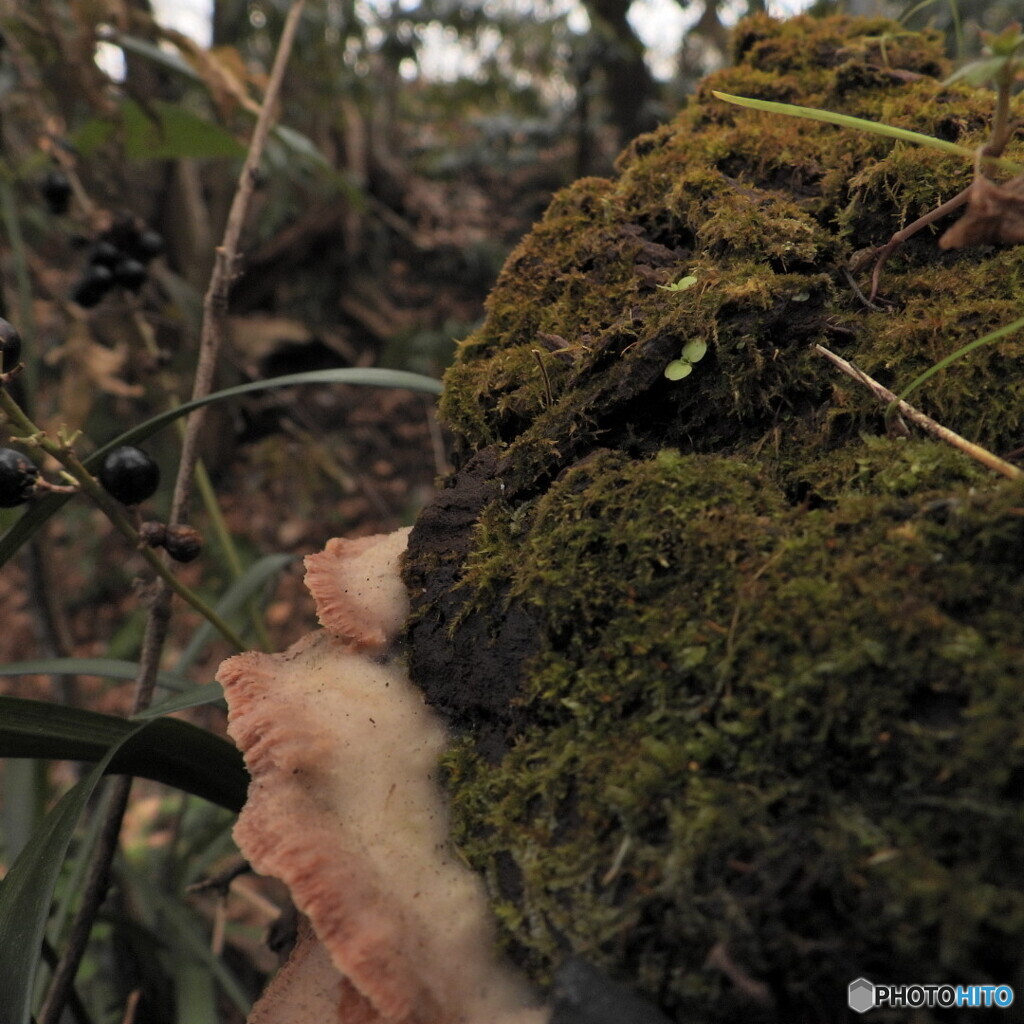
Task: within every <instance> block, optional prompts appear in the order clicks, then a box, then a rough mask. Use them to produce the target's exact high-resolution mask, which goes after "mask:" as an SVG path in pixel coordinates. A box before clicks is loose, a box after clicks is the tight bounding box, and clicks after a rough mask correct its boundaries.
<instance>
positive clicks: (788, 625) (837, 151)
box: [408, 17, 1024, 1024]
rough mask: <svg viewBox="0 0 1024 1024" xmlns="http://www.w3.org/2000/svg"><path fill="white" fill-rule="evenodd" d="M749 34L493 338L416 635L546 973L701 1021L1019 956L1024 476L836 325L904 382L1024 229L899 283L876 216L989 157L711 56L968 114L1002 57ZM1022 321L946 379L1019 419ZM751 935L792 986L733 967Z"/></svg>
mask: <svg viewBox="0 0 1024 1024" xmlns="http://www.w3.org/2000/svg"><path fill="white" fill-rule="evenodd" d="M735 47H736V52H737V54H738V55H739V56H740V58H741V61H740V63H738V64H737V65H736V66H735V67H733V68H729V69H726V70H724V71H722V72H719V73H717V74H716V75H713V76H711V77H710V79H709V80H708V81H707V82H705V83H704V85H703V86H702V87H701V89H700V90H699V92H698V95H697V97H696V99H695V101H694V102H693V103H691V104H690V105H689V106H688V107H687V108H686V110H684V111H683V112H682V113H681V114H680V115H679V116H678V117H677V118H676V119H675V120H674V121H673V122H672V123H671V124H669V125H666V126H664V127H662V128H660V129H659V130H657V131H655V132H653V133H651V134H649V135H646V136H642V137H640V138H639V139H637V140H635V141H634V142H633V143H632V145H631V146H630V147H629V148H628V149H627V150H626V152H625V153H624V154H623V155H622V157H621V158H620V160H619V162H618V165H617V172H616V175H615V176H614V177H613V178H611V179H609V180H601V179H584V180H583V181H580V182H577V183H576V184H575V185H573V186H571V187H570V188H568V189H566V190H565V191H563V192H562V193H561V194H559V196H557V197H556V198H555V200H554V202H553V203H552V206H551V208H550V209H549V211H548V213H547V214H546V215H545V217H544V218H543V220H542V221H541V222H540V223H539V224H538V225H537V227H536V228H535V229H534V231H533V232H532V233H531V234H530V235H529V236H527V238H525V239H524V240H523V242H522V243H521V244H520V246H519V247H518V248H517V249H516V251H515V252H514V253H513V255H512V256H511V257H510V260H509V262H508V263H507V264H506V267H505V269H504V271H503V273H502V275H501V278H500V279H499V281H498V284H497V286H496V288H495V290H494V292H493V294H492V295H491V297H490V300H489V303H488V312H487V318H486V320H485V322H484V324H483V325H482V326H481V328H480V329H479V330H478V331H477V332H476V333H475V334H474V335H472V336H471V337H470V338H468V339H467V340H466V341H465V342H464V343H463V344H462V346H461V348H460V352H459V355H458V358H457V361H456V364H455V366H454V367H453V368H452V369H451V370H450V371H449V374H448V376H447V378H446V388H445V394H444V397H443V401H442V410H443V414H444V416H445V418H446V419H447V421H448V424H449V426H450V427H451V429H452V430H453V432H454V435H455V439H456V453H455V454H456V461H457V463H458V466H459V469H458V472H457V473H456V474H455V475H454V477H453V478H452V480H451V481H450V487H449V489H448V490H447V491H446V492H445V493H444V494H443V495H442V496H441V497H440V498H439V499H438V503H437V506H436V508H435V509H433V510H428V514H427V515H426V516H425V517H424V519H423V520H422V521H421V524H420V525H419V526H418V527H417V531H416V532H414V534H413V538H412V543H411V552H410V566H409V570H408V579H409V580H410V583H411V584H412V585H413V587H414V607H415V610H416V618H415V622H414V625H413V627H412V628H411V630H410V648H411V652H412V664H413V671H414V675H415V676H416V678H417V681H418V682H419V683H420V684H421V685H422V686H423V687H424V689H425V690H426V692H427V696H428V698H429V699H432V700H434V701H435V702H437V703H438V704H439V705H440V706H442V707H444V708H445V709H446V710H447V711H448V712H449V713H450V714H451V716H452V719H453V721H455V722H457V723H458V724H459V726H460V728H462V730H463V731H462V733H461V739H460V740H459V742H458V743H457V744H456V745H455V747H454V748H453V750H452V751H451V752H450V754H449V756H448V758H447V761H446V771H447V773H448V779H449V788H450V792H451V799H452V807H453V818H454V825H455V830H456V839H457V841H458V844H459V846H460V848H461V849H462V851H463V853H464V854H465V856H466V857H467V858H468V859H469V860H470V862H471V863H472V864H473V865H474V866H475V867H477V868H478V869H480V870H481V872H483V874H484V876H485V877H486V878H487V880H488V885H489V887H490V890H491V893H492V896H493V899H494V903H495V907H496V909H497V913H498V917H499V921H500V925H501V933H502V939H503V941H504V943H505V945H506V947H507V948H508V950H509V951H510V953H511V954H512V955H513V957H514V958H515V959H516V960H518V961H519V962H520V963H522V964H524V965H525V966H526V967H527V968H528V969H529V971H530V972H531V973H532V975H533V976H534V977H535V978H536V979H537V980H538V981H539V982H544V981H546V980H547V979H549V978H550V976H551V973H552V971H553V969H554V968H555V967H557V965H558V963H559V962H560V961H561V959H562V958H563V957H564V956H565V955H566V954H567V953H568V952H577V953H582V954H583V955H584V956H587V957H589V958H591V959H593V960H595V961H597V962H599V963H600V964H602V965H603V966H604V967H605V968H606V969H607V970H608V971H609V972H610V973H611V974H613V975H615V976H618V977H622V978H624V979H626V980H628V981H630V982H631V983H632V984H634V985H635V986H636V987H638V988H639V989H640V990H642V991H644V992H645V993H647V994H648V996H649V997H650V998H651V999H652V1000H654V1001H656V1002H658V1003H659V1004H660V1006H661V1007H662V1008H663V1009H664V1010H665V1012H666V1013H668V1014H669V1015H670V1016H671V1017H672V1018H673V1019H675V1020H679V1021H684V1020H685V1021H688V1022H721V1024H727V1022H729V1024H731V1022H739V1021H743V1022H749V1021H753V1022H758V1021H766V1022H767V1021H779V1022H782V1021H785V1022H786V1024H802V1022H808V1024H810V1022H812V1021H834V1020H838V1019H840V1018H841V1017H842V1015H843V1014H844V1013H845V1009H844V1000H845V996H844V992H845V986H846V984H847V983H848V982H849V980H850V979H851V978H855V977H857V976H858V974H863V975H865V976H867V977H874V978H877V979H886V980H892V981H935V982H940V981H941V982H954V983H956V982H965V981H992V982H997V981H1006V980H1008V979H1010V978H1011V977H1013V976H1015V975H1014V972H1015V971H1016V970H1017V969H1018V966H1019V956H1020V953H1019V951H1020V948H1021V942H1022V940H1024V886H1022V884H1021V880H1020V873H1019V864H1020V861H1021V858H1022V856H1024V846H1022V843H1024V840H1022V836H1024V832H1022V830H1021V827H1020V826H1021V810H1022V809H1021V802H1020V796H1021V789H1022V787H1021V785H1020V783H1021V780H1022V779H1024V712H1022V710H1021V704H1020V683H1019V681H1020V680H1021V679H1022V678H1024V626H1022V624H1021V616H1020V609H1021V608H1022V607H1024V577H1022V576H1021V572H1020V566H1021V565H1024V525H1022V524H1024V518H1022V516H1024V513H1022V508H1024V485H1022V484H1021V483H1020V482H1007V481H1003V480H998V479H993V477H992V475H991V474H990V473H988V472H987V471H986V470H984V469H982V468H981V467H980V466H978V465H976V464H974V463H972V462H970V461H969V460H967V458H966V457H965V456H964V455H962V454H961V453H960V452H958V451H954V450H953V449H950V448H948V447H946V446H944V445H942V444H940V443H938V442H936V441H933V440H931V439H929V438H926V437H921V436H915V437H913V438H909V439H904V440H897V439H890V438H887V437H885V436H884V422H883V413H884V409H883V407H882V406H881V405H880V404H879V403H878V401H877V399H875V398H874V396H873V395H872V394H871V393H870V392H869V391H868V390H867V389H866V388H864V387H862V386H861V385H859V384H858V383H857V382H855V381H853V380H851V379H849V378H847V377H844V376H841V375H839V374H838V373H837V372H836V371H835V370H834V369H833V368H832V366H831V365H830V364H829V363H827V362H826V361H825V360H823V359H822V358H821V356H820V355H818V354H817V353H816V352H815V349H814V346H815V344H825V345H827V346H828V347H830V348H832V349H835V350H837V351H840V352H841V353H842V354H844V355H845V356H846V357H847V358H850V359H852V360H854V361H855V362H856V364H857V365H858V366H860V367H862V368H863V369H865V370H866V371H867V372H869V373H871V374H872V375H873V376H875V377H876V378H877V379H879V380H880V381H881V382H882V383H883V384H885V385H886V386H888V387H891V388H893V389H894V390H897V391H898V390H900V389H901V388H902V387H903V386H905V385H907V384H909V383H910V381H911V380H913V379H914V377H915V376H916V375H917V374H919V373H920V372H921V371H922V370H924V369H925V368H926V367H928V366H929V365H931V364H933V363H934V362H935V361H937V360H938V359H940V358H941V357H943V356H944V355H946V354H948V353H949V352H951V351H953V350H955V349H956V348H959V347H960V346H962V345H963V344H965V343H966V342H968V341H970V340H971V339H973V338H976V337H979V336H981V335H982V334H984V333H986V332H987V331H990V330H992V329H993V328H995V327H998V326H1000V325H1002V324H1005V323H1007V322H1009V321H1011V320H1014V319H1016V318H1017V316H1018V315H1019V302H1020V295H1021V293H1022V286H1024V281H1022V269H1024V263H1022V260H1024V256H1022V252H1024V250H1021V249H1020V248H1019V247H1018V248H1006V249H999V250H996V249H983V250H968V251H965V252H951V253H942V252H940V251H939V250H938V249H937V247H936V245H935V235H934V233H933V232H932V231H930V230H929V231H926V232H924V233H922V234H921V235H920V236H918V237H917V238H915V239H914V240H913V241H912V242H911V243H909V244H908V245H906V246H905V247H904V248H903V249H902V250H901V251H900V252H898V253H897V254H896V255H895V256H894V257H893V259H892V260H891V261H890V263H889V265H888V266H887V267H886V269H885V272H884V274H883V278H882V292H881V302H880V303H879V304H877V305H876V306H875V307H869V306H868V305H867V304H866V303H865V302H864V301H863V299H862V298H861V297H860V296H858V294H857V290H856V288H855V287H854V286H852V285H851V274H852V275H854V277H855V279H856V282H857V283H858V284H859V286H860V288H861V289H863V290H867V287H868V282H867V280H866V277H867V273H868V271H865V270H864V269H863V267H862V265H861V263H860V262H859V261H858V260H857V259H856V258H855V257H856V255H857V253H858V251H859V250H862V249H864V248H865V247H868V246H877V245H881V244H883V243H884V242H886V241H887V240H888V238H889V236H890V235H891V234H892V233H893V232H894V231H897V230H899V229H900V228H902V227H904V226H905V225H906V224H907V223H909V222H910V221H912V220H913V219H915V218H917V217H918V216H920V215H921V214H923V213H925V212H927V211H928V210H929V209H931V208H932V207H934V206H935V205H937V204H938V203H939V202H941V201H943V200H945V199H947V198H949V196H950V195H952V194H953V193H955V192H956V191H957V190H959V189H960V188H962V187H963V185H964V184H965V183H966V182H967V181H968V180H969V179H970V174H971V167H970V163H969V161H959V160H957V159H956V158H955V157H951V156H949V155H948V154H937V153H933V152H928V151H924V150H918V149H912V148H909V147H903V146H894V145H893V144H892V143H891V142H889V141H886V140H884V139H880V138H879V137H877V136H869V135H865V134H861V133H856V132H849V131H843V130H839V129H836V128H832V127H829V126H823V125H820V124H812V123H810V122H806V121H800V120H796V119H792V118H782V117H771V116H768V115H763V114H754V113H751V112H748V111H742V110H739V109H738V108H736V107H733V106H727V105H725V104H722V103H720V102H718V101H717V100H715V99H714V98H713V97H712V96H711V91H712V90H713V89H720V90H724V91H727V92H735V93H739V94H744V95H753V96H760V97H764V98H770V99H782V100H785V101H787V102H796V103H802V104H806V105H812V106H813V105H827V106H829V107H831V108H833V109H839V110H843V111H845V112H848V113H852V114H857V115H859V116H864V117H871V118H875V119H879V120H888V121H891V122H892V123H896V124H900V125H902V126H905V127H908V128H913V129H914V130H917V131H924V132H927V133H931V134H936V135H938V136H940V137H942V138H946V139H953V140H957V141H960V142H961V143H963V144H964V145H967V146H974V145H976V144H977V143H978V142H979V141H981V140H982V139H983V138H984V135H985V131H986V128H987V121H988V117H989V115H990V110H991V104H992V97H991V94H990V93H985V92H975V91H971V90H969V89H967V88H966V87H964V86H961V85H957V86H954V87H949V86H944V85H942V83H941V82H940V81H939V80H938V76H942V75H944V74H945V73H946V72H947V70H948V69H947V66H946V64H945V61H944V59H943V58H942V56H941V53H940V50H939V43H938V39H937V37H936V36H935V35H934V34H930V33H925V34H915V33H908V32H905V31H903V30H902V28H900V27H899V26H897V25H895V24H893V23H890V22H885V21H880V20H877V19H874V20H860V21H858V20H851V19H841V18H830V19H822V20H814V19H811V18H798V19H794V20H792V21H790V22H785V23H779V22H775V21H772V20H771V19H769V18H766V17H756V18H753V19H748V20H747V21H745V22H744V23H743V24H742V25H741V27H740V28H739V29H738V31H737V34H736V41H735ZM920 76H924V77H920ZM944 226H945V224H940V225H939V226H938V229H941V228H942V227H944ZM868 267H870V264H868ZM684 276H693V277H695V278H696V283H695V284H694V285H693V286H692V287H690V288H689V289H687V290H684V291H678V292H673V291H669V290H666V289H665V288H660V287H659V285H665V284H669V283H671V282H674V281H678V280H679V279H681V278H682V277H684ZM698 338H699V339H702V340H704V341H705V342H706V343H707V344H708V352H707V355H706V356H705V357H704V358H703V359H702V360H701V361H700V362H699V363H697V364H696V365H695V366H694V370H693V372H692V373H691V374H690V375H689V376H688V377H686V378H685V379H684V380H682V381H679V382H670V381H667V380H666V379H665V378H664V375H663V370H664V367H665V365H666V364H667V363H668V362H669V361H670V360H671V359H674V358H676V357H677V356H678V355H679V353H680V351H681V350H682V347H683V345H684V344H686V343H687V342H688V341H692V340H694V339H698ZM1022 346H1024V338H1016V337H1014V338H1008V339H1005V340H1004V341H1002V342H1001V343H1000V344H998V345H993V346H987V347H984V348H981V349H978V350H976V351H975V352H973V353H972V354H971V356H970V357H968V359H966V360H963V361H961V362H960V363H957V364H955V365H954V366H952V367H950V368H948V369H947V370H945V371H944V372H943V373H942V374H940V375H938V376H936V377H935V378H933V379H932V380H931V381H930V382H929V383H928V384H927V386H926V387H925V388H923V389H922V390H921V391H920V392H919V393H918V394H917V395H915V396H914V401H915V402H916V403H917V404H919V405H920V406H921V407H922V408H924V409H925V411H927V412H929V413H930V414H932V415H934V416H935V417H937V418H938V419H940V420H941V421H942V422H944V423H946V424H947V425H948V426H950V427H952V428H953V429H955V430H957V431H958V432H959V433H961V434H963V435H965V436H967V437H968V438H970V439H972V440H975V441H977V442H979V443H981V444H983V445H985V446H986V447H989V448H991V449H993V450H996V451H999V452H1008V451H1013V450H1015V449H1019V448H1020V446H1021V444H1022V443H1024V442H1022V440H1021V438H1022V436H1024V377H1022V375H1021V374H1020V373H1019V366H1020V362H1021V358H1022V356H1024V348H1022ZM446 531H447V532H446ZM437 552H444V553H445V555H444V559H443V566H444V572H443V573H442V574H437V573H434V574H433V575H432V569H433V568H434V567H436V565H437V564H438V563H437V557H438V556H437ZM432 559H433V561H432ZM442 691H443V692H442ZM719 944H724V948H725V949H726V950H727V951H728V955H729V957H730V958H731V959H732V961H733V962H734V963H735V964H736V965H738V967H739V969H740V972H741V973H745V974H746V975H747V976H748V977H749V978H751V979H754V980H756V981H759V982H762V983H763V984H764V985H766V986H767V987H768V988H769V989H770V991H771V994H772V999H773V1000H774V1002H773V1005H772V1006H768V1005H765V1004H764V1003H759V1002H757V1001H756V1000H753V999H752V997H751V994H750V992H751V988H750V986H744V985H742V984H737V983H736V979H737V978H738V977H740V975H739V974H737V973H736V972H733V976H732V978H730V976H729V973H728V972H723V971H720V970H714V969H708V968H706V967H705V963H706V961H707V958H708V955H709V953H710V952H711V951H712V950H713V949H715V948H716V947H718V946H719ZM876 1016H877V1018H878V1020H879V1021H887V1020H895V1019H897V1018H895V1017H891V1016H890V1017H887V1016H885V1014H883V1013H881V1012H879V1013H877V1014H876ZM930 1019H931V1018H930V1017H928V1016H922V1017H920V1020H921V1021H922V1022H924V1021H927V1020H930Z"/></svg>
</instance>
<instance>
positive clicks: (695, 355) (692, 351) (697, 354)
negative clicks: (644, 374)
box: [665, 338, 708, 380]
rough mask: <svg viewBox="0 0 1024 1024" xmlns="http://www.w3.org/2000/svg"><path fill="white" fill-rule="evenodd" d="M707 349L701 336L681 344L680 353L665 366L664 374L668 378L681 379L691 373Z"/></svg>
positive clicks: (706, 344)
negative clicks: (681, 349)
mask: <svg viewBox="0 0 1024 1024" xmlns="http://www.w3.org/2000/svg"><path fill="white" fill-rule="evenodd" d="M707 350H708V343H707V342H706V341H705V340H704V339H703V338H694V340H693V341H688V342H687V343H686V344H685V345H684V346H683V351H682V354H681V355H680V356H679V358H678V359H673V360H672V362H671V363H669V364H668V366H666V367H665V376H666V377H668V379H669V380H682V379H683V378H684V377H689V376H690V374H691V373H693V366H694V364H695V363H699V362H700V361H701V360H702V359H703V358H704V356H705V354H706V353H707Z"/></svg>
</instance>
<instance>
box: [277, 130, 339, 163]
mask: <svg viewBox="0 0 1024 1024" xmlns="http://www.w3.org/2000/svg"><path fill="white" fill-rule="evenodd" d="M271 134H273V135H275V136H276V137H277V138H278V140H279V141H280V142H281V144H282V145H283V146H284V147H285V148H286V149H288V150H289V151H290V152H291V153H292V154H293V155H294V156H297V157H299V158H300V159H302V160H305V161H306V162H307V163H311V164H315V165H316V166H317V167H322V168H325V169H330V167H331V162H330V160H328V159H327V157H325V156H324V155H323V153H321V152H320V150H319V149H317V147H316V144H315V143H314V142H313V140H312V139H310V138H309V137H308V136H306V135H303V134H302V132H297V131H296V130H295V129H294V128H289V127H288V126H287V125H284V124H279V125H276V126H275V127H274V128H273V129H272V131H271Z"/></svg>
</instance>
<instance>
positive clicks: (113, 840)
mask: <svg viewBox="0 0 1024 1024" xmlns="http://www.w3.org/2000/svg"><path fill="white" fill-rule="evenodd" d="M304 6H305V0H295V3H294V4H293V5H292V8H291V10H290V11H289V12H288V17H287V19H286V21H285V24H284V29H283V31H282V33H281V40H280V42H279V44H278V48H277V54H276V56H275V58H274V66H273V68H272V70H271V72H270V79H269V81H268V83H267V89H266V92H265V94H264V97H263V105H262V107H261V108H260V114H259V117H258V118H257V120H256V127H255V129H254V130H253V135H252V140H251V141H250V143H249V153H248V155H247V156H246V159H245V164H244V166H243V167H242V173H241V176H240V177H239V182H238V189H237V191H236V192H235V197H234V201H233V202H232V204H231V210H230V212H229V214H228V222H227V226H226V228H225V230H224V240H223V242H222V243H221V245H220V246H219V247H218V249H217V254H216V260H215V263H214V268H213V274H212V275H211V278H210V287H209V289H208V291H207V293H206V299H205V301H204V303H203V327H202V332H201V336H200V342H199V358H198V363H197V366H196V376H195V383H194V385H193V388H192V397H193V398H201V397H204V396H205V395H207V394H209V392H210V389H211V386H212V383H213V371H214V367H215V366H216V362H217V356H218V353H219V351H220V345H221V341H222V340H223V338H224V335H225V326H224V322H225V318H226V314H227V304H228V294H229V292H230V289H231V284H232V282H233V280H234V277H235V268H236V264H237V262H238V258H239V254H238V244H239V240H240V238H241V234H242V228H243V226H244V223H245V219H246V215H247V213H248V209H249V202H250V200H251V198H252V193H253V188H254V185H255V181H254V177H255V173H254V172H255V171H256V169H257V168H258V167H259V163H260V160H261V158H262V155H263V149H264V146H265V145H266V141H267V136H268V135H269V133H270V128H271V123H272V119H273V116H274V108H275V107H276V105H277V97H278V94H279V93H280V90H281V83H282V81H283V79H284V70H285V67H286V65H287V63H288V57H289V55H290V53H291V48H292V44H293V42H294V40H295V31H296V28H297V27H298V22H299V18H300V17H301V16H302V10H303V7H304ZM202 422H203V416H202V413H201V411H199V412H194V413H192V415H191V416H190V417H189V419H188V423H187V425H186V429H185V437H184V440H183V443H182V451H181V459H180V462H179V464H178V475H177V479H176V480H175V485H174V496H173V498H172V503H171V515H170V517H169V519H170V522H171V523H180V522H182V520H183V518H184V516H185V515H186V512H187V508H188V503H189V499H190V497H191V492H192V480H193V476H194V473H195V466H196V460H197V458H198V439H199V431H200V429H201V427H202ZM172 597H173V591H172V590H171V588H170V586H169V585H168V584H167V583H166V582H164V581H163V580H160V581H159V582H158V589H157V595H156V598H155V600H154V602H153V604H152V606H151V608H150V611H149V615H148V617H147V620H146V631H145V637H144V639H143V645H142V652H141V656H140V659H139V673H138V676H137V677H136V680H135V695H134V699H133V713H137V712H139V711H141V710H143V709H144V708H146V707H148V706H149V703H150V701H151V699H152V695H153V689H154V687H155V685H156V675H157V670H158V668H159V666H160V657H161V652H162V651H163V646H164V641H165V640H166V637H167V631H168V625H169V622H170V610H171V598H172ZM131 781H132V780H131V778H130V777H127V776H125V777H122V778H119V779H117V780H115V782H114V784H113V792H112V793H111V800H110V803H109V804H108V805H107V810H106V811H105V812H104V819H103V823H102V825H101V829H100V838H99V841H98V842H97V845H96V849H95V850H94V852H93V857H92V860H91V862H90V865H89V873H88V878H87V883H86V887H85V892H84V894H83V897H82V904H81V906H80V907H79V909H78V913H77V914H76V915H75V919H74V921H73V922H72V925H71V932H70V935H69V939H68V942H67V945H66V947H65V949H64V952H63V954H62V956H61V959H60V962H59V963H58V964H57V967H56V969H55V970H54V974H53V978H52V979H51V981H50V987H49V990H48V991H47V993H46V999H45V1000H44V1003H43V1006H42V1009H41V1010H40V1012H39V1018H38V1020H39V1024H57V1022H58V1021H59V1019H60V1017H61V1014H62V1012H63V1008H64V1004H65V1003H66V1002H67V1000H68V996H69V994H70V992H71V987H72V985H73V984H74V980H75V975H76V974H77V973H78V967H79V965H80V963H81V961H82V956H83V955H84V953H85V947H86V944H87V943H88V940H89V935H90V933H91V932H92V926H93V922H94V921H95V919H96V915H97V913H98V912H99V909H100V906H101V905H102V903H103V900H104V899H105V898H106V892H107V888H108V884H109V878H110V864H111V862H112V861H113V857H114V854H115V852H116V851H117V845H118V842H119V838H120V832H121V821H122V818H123V817H124V812H125V808H126V807H127V804H128V796H129V791H130V789H131Z"/></svg>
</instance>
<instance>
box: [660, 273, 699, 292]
mask: <svg viewBox="0 0 1024 1024" xmlns="http://www.w3.org/2000/svg"><path fill="white" fill-rule="evenodd" d="M696 283H697V278H696V276H695V275H694V274H688V275H687V276H686V277H681V278H680V279H679V280H678V281H675V282H674V283H673V284H659V285H658V287H659V288H660V289H661V290H662V291H665V292H685V291H686V290H687V289H688V288H692V287H693V286H694V285H695V284H696Z"/></svg>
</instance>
